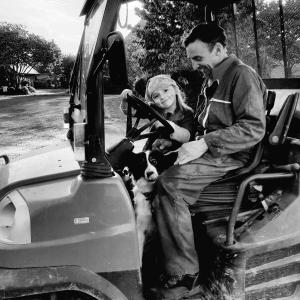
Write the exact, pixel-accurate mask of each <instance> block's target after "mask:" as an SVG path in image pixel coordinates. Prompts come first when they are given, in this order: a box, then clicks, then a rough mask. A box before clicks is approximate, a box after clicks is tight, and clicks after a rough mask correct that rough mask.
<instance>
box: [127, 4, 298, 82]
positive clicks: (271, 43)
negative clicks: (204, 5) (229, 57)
mask: <svg viewBox="0 0 300 300" xmlns="http://www.w3.org/2000/svg"><path fill="white" fill-rule="evenodd" d="M142 1H143V3H144V7H143V9H138V10H137V14H138V15H139V16H140V17H141V19H142V20H143V22H144V24H143V26H139V27H137V28H136V38H133V39H132V40H131V43H132V45H134V46H133V47H132V48H133V50H134V49H139V50H138V53H139V54H138V55H135V59H136V61H137V65H139V66H140V67H141V69H142V71H143V72H144V73H150V74H152V75H154V74H157V73H164V72H167V73H170V72H172V71H174V70H176V69H178V68H187V67H190V65H189V62H188V60H187V58H186V55H185V50H184V49H183V47H182V36H184V35H185V34H186V33H187V32H188V31H189V30H190V29H191V28H192V27H193V26H194V25H196V24H198V23H199V20H201V15H200V9H199V8H198V7H197V6H195V5H193V4H190V3H186V2H182V1H179V0H177V1H176V0H173V1H171V0H142ZM255 2H256V8H257V15H256V18H257V31H258V32H257V33H258V42H259V43H258V44H259V54H260V65H261V70H262V76H263V77H264V78H267V77H270V75H271V71H272V69H274V68H275V67H276V66H279V65H280V66H282V65H283V63H282V46H281V35H280V18H279V9H278V1H266V0H256V1H255ZM283 10H284V18H285V24H284V25H285V41H286V49H287V69H288V76H290V75H291V73H292V69H293V68H294V66H295V65H296V64H298V63H299V57H300V47H299V40H300V23H299V15H300V1H299V0H286V1H283ZM235 19H236V33H237V37H238V38H237V43H238V51H237V54H238V56H239V57H240V58H241V59H242V60H243V61H244V62H245V63H247V64H249V65H251V66H252V67H253V68H255V69H257V58H256V49H255V39H254V32H253V19H252V2H251V1H250V0H248V1H240V2H238V4H237V11H236V14H235ZM217 20H218V22H219V23H220V25H221V26H222V27H224V28H225V29H226V32H227V35H228V43H229V45H228V48H229V53H236V47H235V30H234V27H233V15H232V10H231V9H230V8H228V7H227V8H224V9H221V10H219V11H218V12H217ZM134 51H135V50H134Z"/></svg>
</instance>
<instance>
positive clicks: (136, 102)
mask: <svg viewBox="0 0 300 300" xmlns="http://www.w3.org/2000/svg"><path fill="white" fill-rule="evenodd" d="M127 101H128V104H129V107H128V108H129V109H130V106H131V107H133V108H134V109H135V110H136V111H137V112H136V115H135V117H137V119H138V121H139V119H141V118H142V119H148V120H150V122H149V123H148V124H146V125H144V126H142V127H141V128H140V129H136V128H135V129H136V130H135V131H136V132H137V136H136V137H135V140H137V139H139V138H138V137H139V136H140V135H141V133H142V132H143V131H144V130H146V129H147V128H149V127H150V126H151V125H152V124H153V123H154V121H155V120H157V121H159V122H160V123H162V125H163V127H164V128H165V131H166V133H167V134H168V135H170V134H171V133H173V132H174V129H173V127H172V126H171V125H170V124H169V122H168V121H167V120H166V119H165V118H164V117H163V116H162V115H161V114H160V113H159V112H157V111H156V110H155V109H154V108H152V107H151V106H150V105H148V104H147V103H145V102H144V101H142V100H141V99H139V98H138V97H136V96H134V95H127ZM130 116H131V113H127V117H130ZM137 123H138V122H137ZM135 126H137V125H135ZM133 128H134V127H133ZM133 128H132V129H133ZM157 132H158V131H154V132H152V133H153V134H155V133H157Z"/></svg>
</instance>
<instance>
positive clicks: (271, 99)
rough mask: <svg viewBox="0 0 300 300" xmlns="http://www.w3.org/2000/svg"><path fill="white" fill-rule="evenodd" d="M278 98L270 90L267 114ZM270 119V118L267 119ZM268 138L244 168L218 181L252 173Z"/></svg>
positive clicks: (267, 100)
mask: <svg viewBox="0 0 300 300" xmlns="http://www.w3.org/2000/svg"><path fill="white" fill-rule="evenodd" d="M275 98H276V93H275V92H274V91H268V95H267V99H266V116H269V115H270V112H271V110H272V108H273V106H274V103H275ZM267 121H268V119H267ZM265 140H266V138H264V139H263V140H262V141H261V142H259V143H258V144H257V145H256V146H255V148H254V150H253V154H252V157H251V159H250V161H249V163H248V164H247V165H245V166H244V167H242V168H239V169H236V170H233V171H230V172H228V173H227V174H226V175H225V176H224V177H222V178H220V179H219V180H217V181H216V182H218V183H219V182H220V183H221V182H227V181H232V180H235V179H236V180H239V178H240V177H241V176H242V175H245V174H248V173H250V172H251V171H252V170H253V169H254V168H256V167H257V166H258V164H259V163H260V162H261V159H262V155H263V151H264V144H265Z"/></svg>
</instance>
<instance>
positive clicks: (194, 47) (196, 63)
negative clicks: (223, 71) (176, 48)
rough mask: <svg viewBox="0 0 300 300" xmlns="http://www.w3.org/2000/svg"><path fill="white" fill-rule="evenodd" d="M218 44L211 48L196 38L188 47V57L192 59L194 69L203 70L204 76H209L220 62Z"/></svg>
mask: <svg viewBox="0 0 300 300" xmlns="http://www.w3.org/2000/svg"><path fill="white" fill-rule="evenodd" d="M216 52H217V50H216V46H215V47H214V48H213V49H212V50H210V48H209V45H208V44H207V43H204V42H202V41H200V40H196V41H194V42H192V43H190V44H188V46H187V47H186V53H187V57H188V58H189V59H190V60H191V61H192V66H193V69H194V70H199V71H201V72H202V73H203V74H204V76H209V75H210V73H211V70H212V69H213V68H214V67H215V65H216V64H217V63H218V59H219V58H218V56H217V54H216Z"/></svg>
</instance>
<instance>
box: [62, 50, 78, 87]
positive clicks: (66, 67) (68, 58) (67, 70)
mask: <svg viewBox="0 0 300 300" xmlns="http://www.w3.org/2000/svg"><path fill="white" fill-rule="evenodd" d="M75 60H76V57H75V56H74V55H71V54H69V55H64V56H63V57H62V77H61V85H62V87H64V88H67V87H68V86H69V82H70V78H71V73H72V70H73V67H74V64H75Z"/></svg>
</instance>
